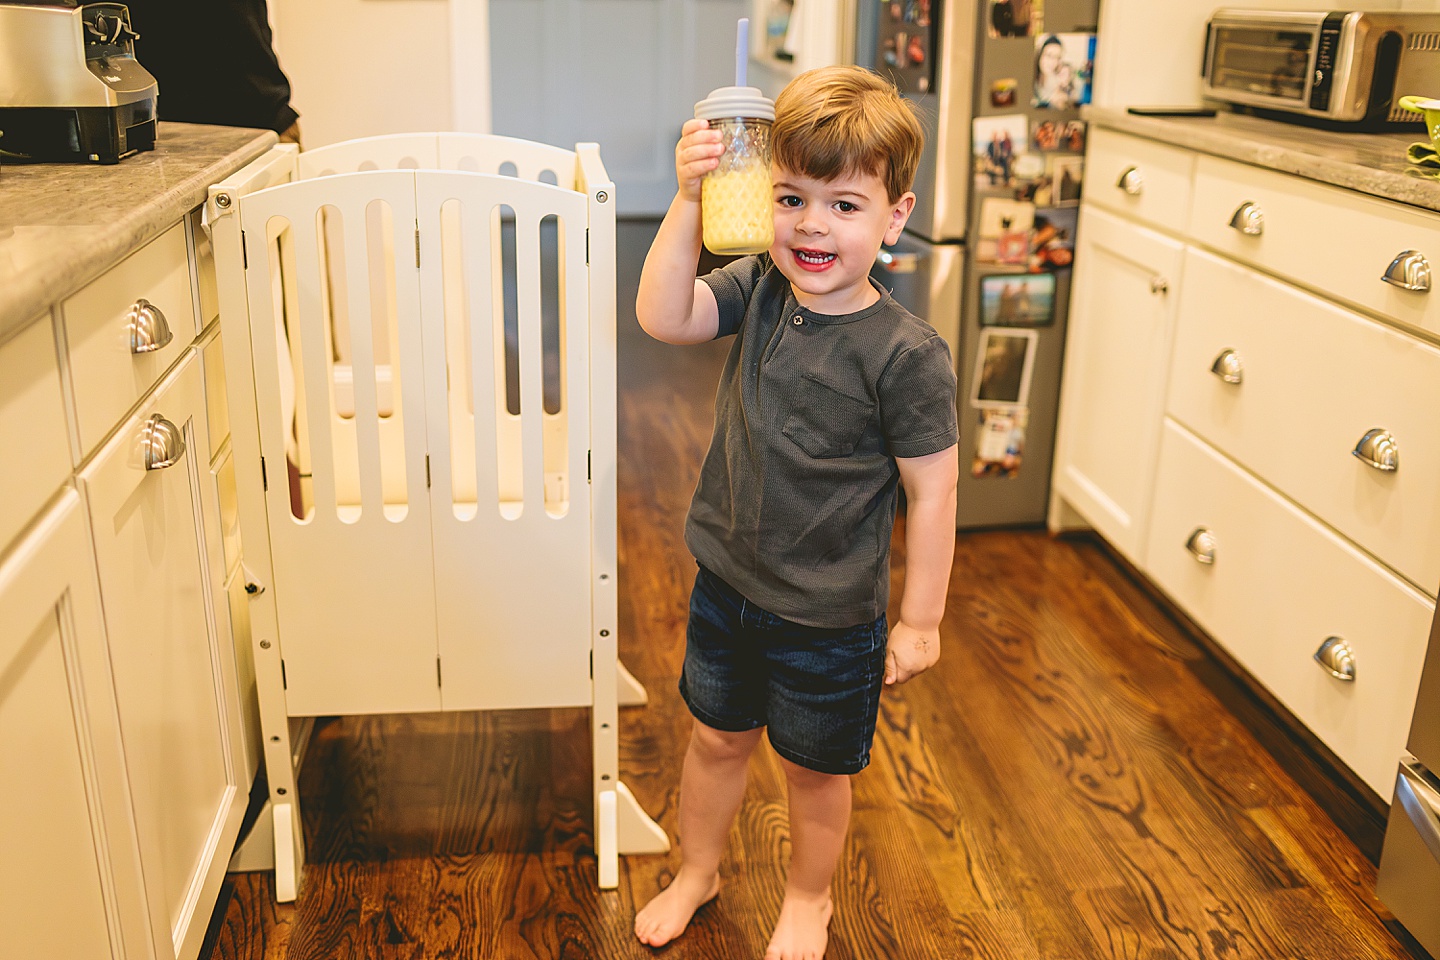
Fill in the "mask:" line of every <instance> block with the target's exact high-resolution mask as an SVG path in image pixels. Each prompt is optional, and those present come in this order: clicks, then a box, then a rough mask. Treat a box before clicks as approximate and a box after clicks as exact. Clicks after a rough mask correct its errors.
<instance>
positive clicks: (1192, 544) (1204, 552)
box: [1185, 527, 1215, 566]
mask: <svg viewBox="0 0 1440 960" xmlns="http://www.w3.org/2000/svg"><path fill="white" fill-rule="evenodd" d="M1185 549H1186V550H1189V551H1190V555H1191V556H1193V557H1194V558H1195V561H1196V562H1197V563H1203V564H1205V565H1206V566H1209V565H1210V564H1212V563H1214V562H1215V534H1214V533H1212V532H1211V531H1210V528H1209V527H1196V528H1195V532H1194V533H1192V534H1190V539H1188V540H1186V541H1185Z"/></svg>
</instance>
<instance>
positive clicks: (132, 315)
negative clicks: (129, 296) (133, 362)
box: [126, 297, 175, 355]
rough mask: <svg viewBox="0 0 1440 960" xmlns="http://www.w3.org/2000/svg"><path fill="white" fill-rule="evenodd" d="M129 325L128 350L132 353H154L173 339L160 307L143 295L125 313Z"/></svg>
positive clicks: (173, 335)
mask: <svg viewBox="0 0 1440 960" xmlns="http://www.w3.org/2000/svg"><path fill="white" fill-rule="evenodd" d="M126 320H127V322H128V323H129V326H130V352H131V353H133V354H136V355H138V354H142V353H154V352H155V351H156V350H161V349H164V348H165V347H167V346H169V345H170V341H171V340H174V339H175V334H173V333H171V332H170V324H169V322H168V321H166V319H165V314H163V313H161V312H160V308H159V307H157V306H155V304H153V303H151V302H150V301H149V300H146V299H144V298H143V297H142V298H141V299H139V300H136V301H135V304H134V306H132V307H131V308H130V312H129V313H128V314H126Z"/></svg>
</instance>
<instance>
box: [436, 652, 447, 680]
mask: <svg viewBox="0 0 1440 960" xmlns="http://www.w3.org/2000/svg"><path fill="white" fill-rule="evenodd" d="M435 686H437V687H443V686H445V678H444V677H443V676H442V675H441V673H440V658H439V657H436V658H435Z"/></svg>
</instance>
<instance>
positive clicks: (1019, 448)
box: [970, 407, 1030, 480]
mask: <svg viewBox="0 0 1440 960" xmlns="http://www.w3.org/2000/svg"><path fill="white" fill-rule="evenodd" d="M979 416H980V424H979V429H978V430H976V431H975V456H974V457H973V458H972V459H971V461H970V475H971V476H972V477H974V478H976V479H977V480H978V479H981V478H984V477H999V478H1002V479H1006V480H1009V479H1011V478H1013V477H1017V476H1019V475H1020V461H1021V459H1022V458H1023V457H1024V455H1025V427H1026V425H1027V424H1028V422H1029V419H1030V409H1029V408H1028V407H992V408H987V409H985V410H981V411H980V413H979Z"/></svg>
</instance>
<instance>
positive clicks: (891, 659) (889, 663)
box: [885, 650, 900, 684]
mask: <svg viewBox="0 0 1440 960" xmlns="http://www.w3.org/2000/svg"><path fill="white" fill-rule="evenodd" d="M899 673H900V668H899V667H898V666H897V665H896V663H895V651H894V650H886V651H885V682H886V683H887V684H891V683H894V682H895V678H896V677H897V676H898V675H899Z"/></svg>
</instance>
